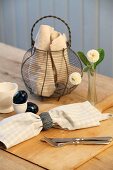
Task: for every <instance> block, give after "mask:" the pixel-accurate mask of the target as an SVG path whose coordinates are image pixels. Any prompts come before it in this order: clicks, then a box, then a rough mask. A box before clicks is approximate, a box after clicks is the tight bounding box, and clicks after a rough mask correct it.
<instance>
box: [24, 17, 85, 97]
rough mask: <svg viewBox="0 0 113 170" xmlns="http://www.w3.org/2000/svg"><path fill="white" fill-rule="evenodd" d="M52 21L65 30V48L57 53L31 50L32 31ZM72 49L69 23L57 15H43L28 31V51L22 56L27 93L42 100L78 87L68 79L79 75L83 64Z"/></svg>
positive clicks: (32, 42) (32, 41)
mask: <svg viewBox="0 0 113 170" xmlns="http://www.w3.org/2000/svg"><path fill="white" fill-rule="evenodd" d="M48 18H54V19H57V20H59V21H61V22H62V23H63V24H64V25H65V26H66V28H67V30H68V41H67V48H65V49H62V50H59V51H51V50H48V51H44V50H40V49H36V48H35V47H34V43H35V41H34V40H33V31H34V27H35V26H36V24H37V23H39V21H41V20H43V19H48ZM70 47H71V31H70V28H69V26H68V24H67V23H66V22H65V21H64V20H62V19H61V18H59V17H56V16H44V17H42V18H40V19H39V20H37V21H36V22H35V23H34V25H33V27H32V29H31V48H30V49H29V50H28V51H27V52H26V53H25V55H24V58H23V61H22V65H21V73H22V78H23V81H24V83H25V86H26V88H27V89H28V90H29V91H30V93H32V94H35V95H38V96H41V97H61V96H63V95H66V94H69V93H71V91H72V90H74V89H75V88H76V87H77V85H73V84H71V82H70V81H69V76H70V75H71V74H72V73H73V72H79V73H80V74H81V76H82V64H81V61H80V59H79V58H78V56H77V55H76V53H75V52H74V51H73V50H72V49H71V48H70Z"/></svg>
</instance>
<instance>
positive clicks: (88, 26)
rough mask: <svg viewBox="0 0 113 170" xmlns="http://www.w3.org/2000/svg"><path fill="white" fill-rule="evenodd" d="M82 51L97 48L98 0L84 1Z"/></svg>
mask: <svg viewBox="0 0 113 170" xmlns="http://www.w3.org/2000/svg"><path fill="white" fill-rule="evenodd" d="M83 11H84V15H83V18H84V21H83V22H84V26H83V28H84V51H85V52H87V51H88V50H90V49H96V48H98V27H99V25H98V24H99V21H98V19H99V16H98V12H99V11H98V0H95V1H90V0H86V1H84V9H83Z"/></svg>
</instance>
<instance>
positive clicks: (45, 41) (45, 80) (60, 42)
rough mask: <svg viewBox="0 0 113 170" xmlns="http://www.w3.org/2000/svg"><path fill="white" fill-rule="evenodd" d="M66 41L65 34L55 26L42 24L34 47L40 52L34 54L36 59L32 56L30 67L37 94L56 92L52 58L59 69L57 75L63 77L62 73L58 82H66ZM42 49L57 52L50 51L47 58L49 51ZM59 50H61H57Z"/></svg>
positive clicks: (44, 94) (33, 88)
mask: <svg viewBox="0 0 113 170" xmlns="http://www.w3.org/2000/svg"><path fill="white" fill-rule="evenodd" d="M66 41H67V40H66V36H65V34H63V35H62V34H61V33H59V32H57V31H55V30H54V28H53V27H50V26H48V25H41V26H40V28H39V31H38V34H37V36H36V39H35V44H34V47H35V48H36V49H38V52H36V53H35V54H34V58H35V60H34V59H33V56H32V57H31V59H30V60H31V62H30V63H31V64H30V67H29V79H30V80H31V87H32V91H33V92H34V93H35V94H38V95H42V96H46V97H49V96H51V95H52V94H53V93H54V91H55V89H56V87H55V80H54V77H55V72H54V70H53V66H52V60H53V61H54V64H55V67H56V70H57V77H61V74H62V78H60V79H58V81H57V82H62V81H63V82H64V81H65V82H66V80H67V72H66V70H67V68H66V62H67V61H68V55H67V50H65V52H64V55H65V60H63V58H62V55H63V53H62V51H63V49H65V48H67V44H66ZM41 50H44V51H50V52H51V51H56V52H53V53H52V52H51V55H50V53H48V60H47V53H46V52H44V51H41ZM59 50H61V51H60V52H57V51H59ZM51 56H52V59H51ZM46 64H47V67H46ZM33 65H34V66H35V67H36V65H37V68H38V70H37V68H36V69H35V67H34V68H33ZM46 69H47V70H46ZM45 70H46V76H45ZM33 77H34V80H33Z"/></svg>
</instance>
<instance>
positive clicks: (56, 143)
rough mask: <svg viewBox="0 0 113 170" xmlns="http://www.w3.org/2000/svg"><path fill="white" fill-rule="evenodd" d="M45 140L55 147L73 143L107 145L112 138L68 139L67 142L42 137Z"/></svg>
mask: <svg viewBox="0 0 113 170" xmlns="http://www.w3.org/2000/svg"><path fill="white" fill-rule="evenodd" d="M41 141H43V142H47V143H48V144H49V145H51V146H54V147H61V146H64V145H71V144H75V145H78V144H81V145H107V144H109V143H110V142H111V141H110V140H75V141H72V140H71V141H67V142H55V141H53V139H51V138H47V137H44V138H43V139H41Z"/></svg>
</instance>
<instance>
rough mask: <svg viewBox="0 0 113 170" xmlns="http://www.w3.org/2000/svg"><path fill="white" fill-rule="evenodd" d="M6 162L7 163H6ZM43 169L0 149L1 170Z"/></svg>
mask: <svg viewBox="0 0 113 170" xmlns="http://www.w3.org/2000/svg"><path fill="white" fill-rule="evenodd" d="M6 162H7V163H6ZM9 168H10V169H11V170H15V169H16V170H20V169H21V170H31V169H33V170H34V169H35V170H43V168H41V167H39V166H37V165H35V164H31V163H30V162H28V161H25V160H23V159H21V158H19V157H16V156H14V155H12V154H10V153H8V152H4V151H3V150H0V169H1V170H8V169H9Z"/></svg>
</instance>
